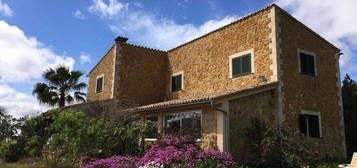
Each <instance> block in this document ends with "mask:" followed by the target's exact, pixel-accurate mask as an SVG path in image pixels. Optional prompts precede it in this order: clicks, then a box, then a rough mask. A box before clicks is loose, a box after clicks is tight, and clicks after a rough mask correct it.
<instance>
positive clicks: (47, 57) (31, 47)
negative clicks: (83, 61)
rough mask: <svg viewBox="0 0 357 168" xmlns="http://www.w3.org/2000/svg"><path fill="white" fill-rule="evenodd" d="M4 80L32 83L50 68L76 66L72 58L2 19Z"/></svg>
mask: <svg viewBox="0 0 357 168" xmlns="http://www.w3.org/2000/svg"><path fill="white" fill-rule="evenodd" d="M0 51H1V52H0V82H28V81H30V80H32V79H36V78H39V77H40V76H41V74H42V73H43V71H44V70H45V69H47V68H49V67H55V66H58V65H65V66H68V67H70V68H71V69H72V67H73V65H74V63H75V61H74V59H73V58H72V57H66V56H61V55H57V54H55V53H54V52H53V51H52V50H51V48H49V47H47V46H45V45H44V44H42V43H41V42H39V41H38V40H37V39H36V38H34V37H27V36H26V35H25V33H24V32H23V31H22V30H21V29H19V28H18V27H16V26H12V25H9V24H8V23H6V22H5V21H0Z"/></svg>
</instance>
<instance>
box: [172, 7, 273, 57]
mask: <svg viewBox="0 0 357 168" xmlns="http://www.w3.org/2000/svg"><path fill="white" fill-rule="evenodd" d="M273 6H278V5H276V4H275V3H272V4H270V5H268V6H266V7H264V8H261V9H259V10H256V11H254V12H251V13H249V14H247V15H245V16H243V17H241V18H238V19H237V20H235V21H232V22H231V23H229V24H226V25H224V26H222V27H219V28H217V29H215V30H212V31H210V32H208V33H206V34H203V35H201V36H198V37H196V38H194V39H192V40H190V41H187V42H185V43H183V44H180V45H178V46H176V47H174V48H172V49H169V50H167V52H170V51H173V50H175V49H178V48H180V47H183V46H185V45H188V44H190V43H192V42H194V41H197V40H199V39H201V38H203V37H206V36H208V35H210V34H212V33H215V32H217V31H219V30H223V29H225V28H227V27H229V26H231V25H233V24H236V23H238V22H240V21H243V20H245V19H247V18H249V17H251V16H254V15H256V14H258V13H260V12H262V11H264V10H267V9H269V8H271V7H273Z"/></svg>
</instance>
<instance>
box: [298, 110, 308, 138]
mask: <svg viewBox="0 0 357 168" xmlns="http://www.w3.org/2000/svg"><path fill="white" fill-rule="evenodd" d="M299 128H300V133H302V134H304V135H306V136H307V123H306V115H300V116H299Z"/></svg>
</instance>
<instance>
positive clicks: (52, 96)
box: [32, 66, 87, 107]
mask: <svg viewBox="0 0 357 168" xmlns="http://www.w3.org/2000/svg"><path fill="white" fill-rule="evenodd" d="M82 75H83V72H81V71H70V70H69V69H68V68H67V67H64V66H60V67H58V68H56V69H52V68H50V69H48V70H46V71H45V72H44V73H43V75H42V77H43V79H44V80H45V82H46V83H42V82H40V83H36V84H35V86H34V89H33V92H32V93H33V94H34V95H35V96H36V98H37V100H38V101H39V102H40V103H42V104H47V105H50V106H58V107H64V106H65V105H66V103H72V102H74V101H78V102H84V101H85V96H86V94H85V93H83V92H81V89H84V88H85V87H86V86H87V84H86V83H84V82H79V78H80V77H81V76H82ZM71 92H73V93H71Z"/></svg>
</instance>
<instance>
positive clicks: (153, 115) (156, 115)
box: [144, 114, 160, 141]
mask: <svg viewBox="0 0 357 168" xmlns="http://www.w3.org/2000/svg"><path fill="white" fill-rule="evenodd" d="M150 117H157V135H159V129H160V127H159V125H160V115H158V114H152V115H147V116H145V117H144V120H145V121H147V118H150ZM144 140H145V141H156V140H157V138H146V137H144Z"/></svg>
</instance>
